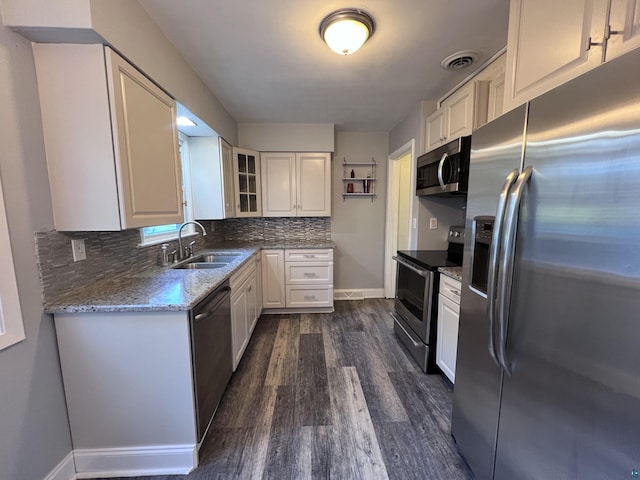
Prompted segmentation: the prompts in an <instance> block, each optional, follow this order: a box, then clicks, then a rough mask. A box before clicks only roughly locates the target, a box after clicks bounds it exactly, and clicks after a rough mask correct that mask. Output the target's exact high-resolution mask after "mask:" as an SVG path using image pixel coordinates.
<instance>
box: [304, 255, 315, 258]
mask: <svg viewBox="0 0 640 480" xmlns="http://www.w3.org/2000/svg"><path fill="white" fill-rule="evenodd" d="M304 258H316V256H315V255H305V256H304Z"/></svg>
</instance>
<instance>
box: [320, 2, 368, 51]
mask: <svg viewBox="0 0 640 480" xmlns="http://www.w3.org/2000/svg"><path fill="white" fill-rule="evenodd" d="M373 30H374V23H373V19H372V18H371V16H370V15H369V14H367V13H366V12H363V11H362V10H356V9H344V10H338V11H336V12H333V13H331V14H329V15H328V16H327V17H326V18H325V19H324V20H322V23H320V36H321V37H322V39H323V40H324V41H325V42H326V43H327V45H328V46H329V48H330V49H331V50H333V51H334V52H336V53H338V54H340V55H350V54H352V53H353V52H355V51H357V50H358V49H359V48H360V47H361V46H362V45H363V44H364V42H366V41H367V40H368V39H369V37H371V35H373Z"/></svg>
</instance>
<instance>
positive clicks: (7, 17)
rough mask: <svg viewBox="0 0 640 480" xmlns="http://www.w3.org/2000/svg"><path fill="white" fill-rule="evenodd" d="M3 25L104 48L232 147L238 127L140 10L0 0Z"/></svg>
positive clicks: (126, 1)
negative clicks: (175, 101)
mask: <svg viewBox="0 0 640 480" xmlns="http://www.w3.org/2000/svg"><path fill="white" fill-rule="evenodd" d="M2 7H3V8H2V10H3V22H4V24H5V25H8V26H11V27H12V28H14V29H16V30H17V31H19V32H20V33H22V34H23V35H25V36H26V37H27V38H29V39H31V40H33V41H36V42H54V43H60V42H67V43H89V42H91V43H108V44H110V45H111V46H112V47H113V48H114V49H115V50H117V51H118V52H120V54H121V55H122V56H124V57H125V58H127V59H128V60H129V61H130V62H131V63H133V64H134V65H135V66H136V67H138V68H139V69H140V70H142V71H143V72H144V73H145V74H146V75H147V76H149V77H151V78H152V79H153V80H154V81H155V82H156V83H158V84H159V85H160V86H161V87H162V88H164V89H165V90H166V91H167V92H168V93H169V94H170V95H171V96H173V97H174V98H175V99H176V100H178V101H179V102H180V103H182V104H183V105H184V106H185V107H187V108H188V109H189V110H190V111H191V112H193V113H194V114H195V115H197V116H198V117H199V118H200V119H202V120H203V121H205V122H206V123H207V124H208V125H209V126H210V127H211V128H212V129H213V130H215V131H216V132H217V133H219V134H220V135H221V136H223V137H224V138H225V139H226V140H227V141H228V142H229V143H231V144H232V145H236V144H237V140H238V137H237V128H238V127H237V123H236V121H235V120H234V119H233V118H232V117H231V116H230V115H229V113H228V112H227V111H226V109H225V108H224V106H223V105H222V104H221V103H220V102H219V101H218V99H217V98H216V97H215V96H214V95H213V94H212V93H211V91H210V90H209V89H208V88H207V87H206V86H205V85H204V83H203V82H202V81H201V80H200V78H199V77H198V76H197V74H196V73H195V72H194V71H193V69H192V68H191V67H190V66H189V64H188V63H187V62H186V61H185V60H184V58H183V57H182V56H181V55H180V53H179V52H178V51H177V50H176V48H175V47H174V46H173V44H171V42H169V40H167V38H166V37H165V36H164V34H163V33H162V32H161V31H160V29H159V28H158V26H157V25H156V24H155V23H154V22H153V21H152V20H151V18H150V17H149V15H148V14H147V12H146V11H145V10H144V8H142V6H141V5H140V4H139V3H138V2H136V1H131V0H63V1H61V2H44V1H43V0H2Z"/></svg>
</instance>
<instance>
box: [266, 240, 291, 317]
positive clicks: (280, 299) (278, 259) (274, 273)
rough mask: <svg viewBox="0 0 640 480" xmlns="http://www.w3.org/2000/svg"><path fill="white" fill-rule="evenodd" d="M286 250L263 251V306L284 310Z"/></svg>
mask: <svg viewBox="0 0 640 480" xmlns="http://www.w3.org/2000/svg"><path fill="white" fill-rule="evenodd" d="M285 305H286V301H285V298H284V250H282V249H277V250H263V251H262V306H263V307H264V308H284V307H285Z"/></svg>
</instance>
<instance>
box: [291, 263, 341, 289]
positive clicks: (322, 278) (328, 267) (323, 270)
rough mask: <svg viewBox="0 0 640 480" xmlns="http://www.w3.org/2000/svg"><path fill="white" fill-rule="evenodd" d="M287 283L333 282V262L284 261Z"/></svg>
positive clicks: (318, 283) (324, 283)
mask: <svg viewBox="0 0 640 480" xmlns="http://www.w3.org/2000/svg"><path fill="white" fill-rule="evenodd" d="M285 280H286V284H287V285H326V284H328V283H333V263H329V262H316V263H314V262H304V263H303V262H286V263H285Z"/></svg>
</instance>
